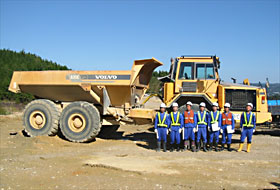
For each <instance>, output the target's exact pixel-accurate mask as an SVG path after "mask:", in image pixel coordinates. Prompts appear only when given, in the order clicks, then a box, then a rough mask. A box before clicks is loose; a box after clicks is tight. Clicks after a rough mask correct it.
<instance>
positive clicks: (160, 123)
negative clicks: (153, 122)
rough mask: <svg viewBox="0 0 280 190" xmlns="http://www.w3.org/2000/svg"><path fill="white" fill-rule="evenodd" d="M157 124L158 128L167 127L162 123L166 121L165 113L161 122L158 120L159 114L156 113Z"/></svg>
mask: <svg viewBox="0 0 280 190" xmlns="http://www.w3.org/2000/svg"><path fill="white" fill-rule="evenodd" d="M157 115H158V124H157V126H158V127H167V125H166V124H164V122H165V120H166V116H167V113H166V112H165V113H164V116H163V120H162V121H161V119H160V113H159V112H158V114H157Z"/></svg>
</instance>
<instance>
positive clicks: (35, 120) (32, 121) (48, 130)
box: [23, 99, 60, 137]
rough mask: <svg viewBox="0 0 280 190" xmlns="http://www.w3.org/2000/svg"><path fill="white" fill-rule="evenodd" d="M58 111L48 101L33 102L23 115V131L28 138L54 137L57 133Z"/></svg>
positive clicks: (52, 103) (27, 106)
mask: <svg viewBox="0 0 280 190" xmlns="http://www.w3.org/2000/svg"><path fill="white" fill-rule="evenodd" d="M59 116H60V110H59V108H58V107H57V106H56V104H55V103H54V102H52V101H50V100H46V99H39V100H33V101H32V102H30V103H29V104H27V105H26V107H25V109H24V113H23V126H24V131H25V132H26V133H27V134H28V136H31V137H34V136H47V135H49V136H54V135H56V133H57V131H58V125H59Z"/></svg>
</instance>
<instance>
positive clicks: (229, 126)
mask: <svg viewBox="0 0 280 190" xmlns="http://www.w3.org/2000/svg"><path fill="white" fill-rule="evenodd" d="M229 109H230V104H229V103H225V105H224V113H222V127H221V130H220V132H221V133H222V148H221V150H222V151H223V150H224V146H225V143H227V149H228V151H230V152H231V151H232V149H231V148H230V146H231V138H232V133H234V127H235V122H234V117H233V114H232V113H231V112H230V111H229Z"/></svg>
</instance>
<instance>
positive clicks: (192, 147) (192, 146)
mask: <svg viewBox="0 0 280 190" xmlns="http://www.w3.org/2000/svg"><path fill="white" fill-rule="evenodd" d="M194 147H195V145H194V141H192V145H191V149H192V152H194V151H195V149H194Z"/></svg>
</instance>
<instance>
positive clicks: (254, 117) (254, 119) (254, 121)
mask: <svg viewBox="0 0 280 190" xmlns="http://www.w3.org/2000/svg"><path fill="white" fill-rule="evenodd" d="M252 117H253V118H252V120H253V121H252V122H253V124H254V130H255V129H256V116H255V114H254V113H253V116H252Z"/></svg>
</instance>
